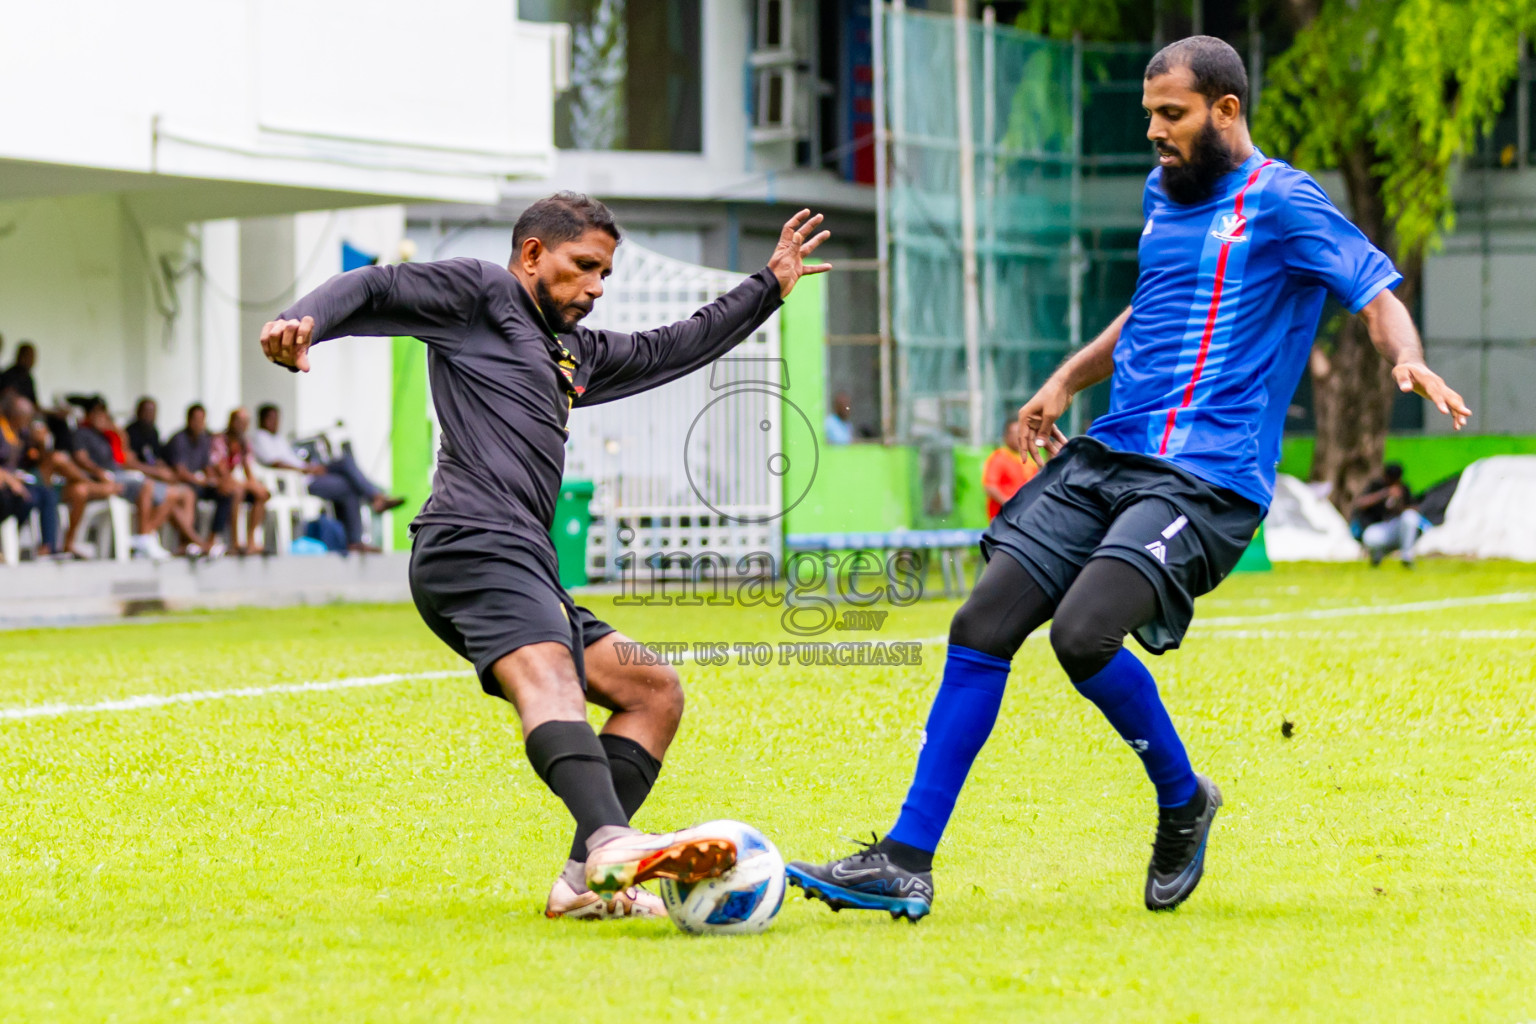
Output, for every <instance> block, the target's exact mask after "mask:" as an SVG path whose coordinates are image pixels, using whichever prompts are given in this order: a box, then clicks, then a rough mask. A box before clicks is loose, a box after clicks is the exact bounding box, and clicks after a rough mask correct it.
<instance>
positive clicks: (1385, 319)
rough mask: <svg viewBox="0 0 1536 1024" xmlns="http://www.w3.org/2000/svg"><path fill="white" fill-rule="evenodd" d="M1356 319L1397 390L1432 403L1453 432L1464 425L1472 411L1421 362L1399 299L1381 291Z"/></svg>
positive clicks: (1420, 350)
mask: <svg viewBox="0 0 1536 1024" xmlns="http://www.w3.org/2000/svg"><path fill="white" fill-rule="evenodd" d="M1360 316H1361V318H1362V319H1364V320H1365V326H1366V330H1368V331H1369V332H1370V336H1371V344H1372V345H1375V346H1376V351H1378V352H1380V353H1381V355H1382V358H1384V359H1386V360H1387V362H1389V363H1391V364H1392V379H1393V380H1395V381H1397V386H1398V388H1399V389H1400V390H1401V391H1403V392H1405V393H1406V392H1409V391H1412V392H1413V393H1415V394H1417V395H1419V396H1420V397H1422V398H1427V399H1428V400H1429V401H1431V402H1433V403H1434V405H1435V408H1436V409H1439V410H1440V411H1441V412H1442V413H1444V414H1445V415H1447V416H1449V417H1450V418H1451V423H1452V425H1453V426H1454V427H1455V428H1456V429H1457V430H1460V429H1461V428H1462V427H1464V426H1466V424H1467V417H1469V416H1471V415H1472V410H1471V409H1469V408H1467V403H1466V402H1464V401H1462V398H1461V396H1460V395H1459V394H1457V393H1456V392H1455V391H1454V390H1452V389H1451V387H1450V385H1448V384H1446V382H1445V381H1444V380H1442V379H1441V378H1440V375H1439V374H1438V373H1435V372H1434V371H1433V370H1431V369H1430V368H1429V366H1428V365H1427V364H1426V363H1425V362H1424V345H1423V344H1422V343H1421V342H1420V341H1419V332H1418V330H1417V329H1415V328H1414V326H1413V317H1411V316H1409V315H1408V309H1407V307H1406V306H1404V305H1403V303H1402V300H1401V299H1399V298H1398V297H1397V296H1396V295H1393V294H1392V293H1391V292H1390V291H1388V290H1387V289H1385V288H1383V289H1382V290H1381V292H1380V293H1379V294H1378V295H1377V296H1376V297H1375V298H1374V299H1372V300H1371V301H1370V302H1368V303H1366V304H1365V306H1364V308H1362V309H1361V310H1360Z"/></svg>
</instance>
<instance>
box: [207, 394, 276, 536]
mask: <svg viewBox="0 0 1536 1024" xmlns="http://www.w3.org/2000/svg"><path fill="white" fill-rule="evenodd" d="M250 425H251V414H250V413H248V412H246V411H245V410H244V409H236V410H235V411H234V412H232V413H230V414H229V425H228V426H227V427H226V428H225V430H224V433H222V434H219V435H218V436H217V437H215V438H214V439H213V443H212V445H210V446H209V452H208V476H209V479H210V480H212V481H213V485H214V486H215V487H217V488H218V489H219V490H220V491H221V492H222V493H224V494H227V495H229V496H230V500H231V501H233V502H235V503H236V504H237V505H238V503H239V502H241V501H244V502H245V503H246V504H247V505H249V506H250V508H248V509H247V510H246V514H245V547H244V548H242V547H240V544H239V541H238V540H237V539H236V537H235V533H236V530H237V529H238V527H239V519H240V517H239V515H238V514H237V515H234V516H232V517H231V518H230V523H229V546H230V547H231V548H233V549H234V550H236V551H238V552H240V553H242V554H246V555H259V554H261V553H262V545H261V543H260V542H259V541H257V539H256V531H257V530H258V529H260V527H261V524H262V521H263V520H264V519H266V516H267V502H268V501H269V500H270V499H271V497H272V495H271V493H269V492H268V491H267V488H266V487H265V485H263V484H262V482H261V481H260V480H258V479H256V474H255V472H254V470H253V468H252V464H251V449H250V446H249V445H248V444H246V440H245V432H246V431H247V430H248V429H250Z"/></svg>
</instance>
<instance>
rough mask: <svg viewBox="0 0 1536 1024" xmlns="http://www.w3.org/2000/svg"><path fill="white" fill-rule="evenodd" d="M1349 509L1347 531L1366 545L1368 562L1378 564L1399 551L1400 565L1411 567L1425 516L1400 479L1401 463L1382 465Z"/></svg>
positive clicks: (1401, 476)
mask: <svg viewBox="0 0 1536 1024" xmlns="http://www.w3.org/2000/svg"><path fill="white" fill-rule="evenodd" d="M1350 511H1351V512H1352V513H1353V514H1352V515H1351V517H1350V523H1349V526H1350V532H1352V533H1353V534H1354V535H1355V538H1356V539H1357V540H1359V541H1360V543H1361V544H1364V545H1365V550H1366V551H1367V552H1369V553H1370V556H1371V565H1373V566H1377V565H1380V564H1381V563H1382V560H1383V559H1385V558H1386V557H1387V556H1388V555H1390V554H1391V553H1392V552H1394V551H1400V552H1401V553H1402V554H1401V556H1400V557H1401V558H1402V560H1403V568H1405V569H1411V568H1413V546H1414V545H1415V544H1416V543H1418V540H1419V532H1420V531H1421V530H1422V529H1423V526H1424V517H1423V516H1421V515H1419V512H1418V509H1417V508H1415V502H1414V500H1413V492H1412V491H1411V490H1409V489H1408V485H1407V484H1406V483H1404V482H1403V467H1402V464H1401V463H1397V462H1389V463H1387V465H1385V466H1383V467H1382V473H1381V476H1379V477H1377V478H1376V479H1374V480H1372V481H1371V482H1370V483H1368V484H1366V485H1365V490H1364V491H1362V492H1361V494H1360V496H1359V497H1358V498H1356V499H1355V500H1354V502H1353V504H1351V506H1350Z"/></svg>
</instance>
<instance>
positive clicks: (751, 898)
mask: <svg viewBox="0 0 1536 1024" xmlns="http://www.w3.org/2000/svg"><path fill="white" fill-rule="evenodd" d="M699 828H701V829H710V830H718V831H719V833H720V834H721V835H725V836H729V837H730V838H731V839H732V840H734V841H735V843H736V866H735V867H733V868H731V870H729V871H727V872H726V873H725V874H723V875H720V876H718V877H716V878H706V879H704V881H702V882H696V883H694V884H693V885H682V884H680V883H678V882H675V881H673V880H672V879H670V878H663V879H662V880H661V898H662V900H663V902H665V903H666V905H667V915H668V916H669V917H671V918H672V922H673V923H674V924H676V925H677V926H678V927H679V928H681V929H682V930H683V931H685V932H690V933H692V934H695V935H699V934H703V933H705V932H710V933H714V934H718V935H740V934H743V933H746V932H760V931H762V930H763V929H765V928H767V927H768V925H769V923H770V922H772V921H773V919H774V917H775V916H776V915H777V914H778V912H779V907H781V906H783V905H784V858H783V857H780V856H779V851H778V849H777V848H775V847H774V845H773V843H771V842H769V841H768V837H767V836H765V835H763V834H762V833H761V832H759V831H758V830H757V829H755V828H753V827H752V826H751V825H746V824H743V823H741V822H739V821H712V822H709V823H708V824H706V825H700V826H699Z"/></svg>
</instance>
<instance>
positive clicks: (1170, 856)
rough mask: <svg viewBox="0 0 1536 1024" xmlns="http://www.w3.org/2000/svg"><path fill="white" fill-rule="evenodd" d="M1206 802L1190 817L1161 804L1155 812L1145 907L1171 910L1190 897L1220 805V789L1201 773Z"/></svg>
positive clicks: (1201, 870)
mask: <svg viewBox="0 0 1536 1024" xmlns="http://www.w3.org/2000/svg"><path fill="white" fill-rule="evenodd" d="M1195 780H1196V785H1198V786H1199V793H1200V795H1201V796H1203V797H1204V798H1205V806H1204V808H1203V809H1202V810H1201V811H1200V813H1199V814H1198V815H1196V816H1195V817H1193V818H1184V817H1182V816H1180V815H1179V813H1178V809H1176V808H1170V807H1164V808H1161V809H1160V810H1159V811H1158V815H1157V838H1156V840H1155V841H1154V842H1153V843H1152V862H1151V863H1150V864H1148V865H1147V891H1146V899H1147V909H1148V910H1172V909H1173V908H1174V907H1176V906H1178V905H1179V904H1180V903H1183V902H1184V901H1185V900H1187V899H1189V894H1190V893H1192V892H1194V891H1195V886H1197V885H1199V884H1200V879H1201V877H1202V876H1204V874H1205V847H1206V843H1207V842H1208V841H1209V840H1210V838H1211V823H1212V822H1213V821H1214V820H1215V818H1216V809H1217V808H1219V807H1220V806H1221V790H1219V789H1217V788H1216V783H1214V782H1212V781H1211V780H1210V779H1208V778H1206V777H1205V776H1204V775H1197V776H1195Z"/></svg>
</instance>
